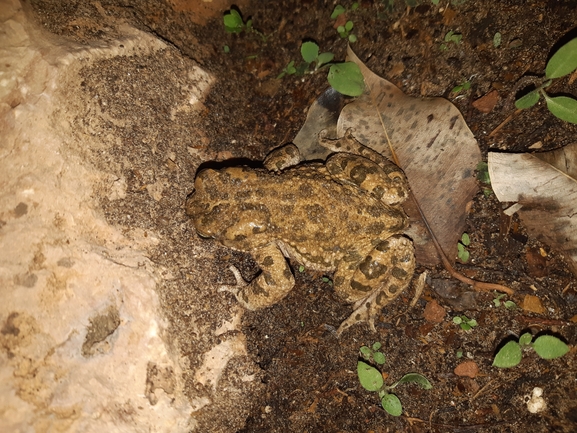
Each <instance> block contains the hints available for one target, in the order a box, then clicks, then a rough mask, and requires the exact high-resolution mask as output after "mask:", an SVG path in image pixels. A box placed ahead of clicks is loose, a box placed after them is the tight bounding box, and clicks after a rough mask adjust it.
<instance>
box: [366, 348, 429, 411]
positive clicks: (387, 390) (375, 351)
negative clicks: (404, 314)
mask: <svg viewBox="0 0 577 433" xmlns="http://www.w3.org/2000/svg"><path fill="white" fill-rule="evenodd" d="M380 348H381V343H378V342H377V343H375V344H373V345H372V346H371V347H368V346H363V347H361V349H360V353H361V356H362V357H363V358H364V359H365V360H367V361H370V360H371V359H372V360H373V362H375V363H376V364H379V365H383V364H384V363H385V355H383V354H382V353H381V352H380V351H379V349H380ZM357 375H358V377H359V382H360V383H361V386H362V387H363V388H365V389H366V390H367V391H371V392H372V391H374V392H377V393H378V394H379V398H380V400H381V405H382V406H383V409H385V411H387V412H388V413H389V414H391V415H393V416H400V415H401V414H402V413H403V407H402V405H401V401H400V400H399V398H398V397H397V396H396V395H395V394H392V393H391V390H393V389H394V388H396V387H397V385H399V384H400V383H410V382H414V383H416V384H418V385H420V386H421V387H422V388H423V389H431V388H432V387H433V385H431V383H430V382H429V381H428V380H427V378H426V377H425V376H423V375H422V374H419V373H408V374H405V375H404V376H403V377H402V378H401V379H400V380H398V381H397V382H395V383H393V384H392V385H389V386H386V385H385V381H384V380H383V375H382V373H381V372H380V371H379V370H377V369H376V368H375V367H373V366H372V365H370V364H367V363H366V362H364V361H359V362H358V363H357Z"/></svg>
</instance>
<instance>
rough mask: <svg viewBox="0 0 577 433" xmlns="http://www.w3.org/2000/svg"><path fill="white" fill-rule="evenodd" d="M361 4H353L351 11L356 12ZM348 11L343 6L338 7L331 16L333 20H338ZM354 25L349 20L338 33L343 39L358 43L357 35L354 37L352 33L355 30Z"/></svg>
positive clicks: (338, 29) (339, 28)
mask: <svg viewBox="0 0 577 433" xmlns="http://www.w3.org/2000/svg"><path fill="white" fill-rule="evenodd" d="M358 7H359V4H358V3H357V2H355V3H353V4H352V6H351V9H350V10H351V11H354V10H356V9H358ZM346 11H347V10H346V9H345V8H344V7H343V6H342V5H336V6H335V9H334V10H333V13H332V14H331V19H333V20H334V19H337V17H338V16H339V15H342V14H344V13H345V12H346ZM353 27H354V24H353V22H352V21H351V20H348V21H347V22H346V23H345V24H344V25H340V26H338V27H337V32H338V33H339V36H340V37H341V38H343V39H344V38H347V39H348V40H349V42H351V43H352V42H356V41H357V37H356V36H355V35H353V34H352V33H351V30H352V29H353Z"/></svg>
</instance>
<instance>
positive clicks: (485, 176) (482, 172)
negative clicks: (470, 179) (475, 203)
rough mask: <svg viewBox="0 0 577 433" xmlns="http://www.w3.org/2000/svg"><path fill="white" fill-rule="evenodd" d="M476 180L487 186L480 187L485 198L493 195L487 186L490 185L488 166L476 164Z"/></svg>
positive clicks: (482, 163) (482, 162)
mask: <svg viewBox="0 0 577 433" xmlns="http://www.w3.org/2000/svg"><path fill="white" fill-rule="evenodd" d="M477 180H478V181H479V182H481V183H484V184H485V185H487V186H482V187H481V189H482V191H483V194H484V195H485V197H489V196H490V195H491V194H493V191H492V190H491V188H489V187H488V186H489V185H491V177H490V176H489V164H487V163H486V162H485V161H481V162H479V163H478V164H477Z"/></svg>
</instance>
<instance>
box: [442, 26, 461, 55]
mask: <svg viewBox="0 0 577 433" xmlns="http://www.w3.org/2000/svg"><path fill="white" fill-rule="evenodd" d="M461 39H463V35H462V34H460V33H455V32H454V31H453V30H449V31H448V32H447V33H446V34H445V39H444V40H445V43H443V44H441V47H440V48H441V51H446V50H448V49H449V44H455V45H459V44H460V43H461Z"/></svg>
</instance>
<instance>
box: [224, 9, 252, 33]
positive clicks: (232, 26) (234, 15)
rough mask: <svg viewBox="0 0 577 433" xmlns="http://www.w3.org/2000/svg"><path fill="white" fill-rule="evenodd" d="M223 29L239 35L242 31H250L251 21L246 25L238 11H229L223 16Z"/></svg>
mask: <svg viewBox="0 0 577 433" xmlns="http://www.w3.org/2000/svg"><path fill="white" fill-rule="evenodd" d="M223 21H224V29H225V30H226V31H227V32H228V33H240V32H242V31H243V30H250V29H251V28H252V20H248V21H247V22H246V23H245V22H244V21H243V20H242V17H241V16H240V13H239V11H237V10H236V9H230V10H229V11H227V13H225V14H224V16H223Z"/></svg>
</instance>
